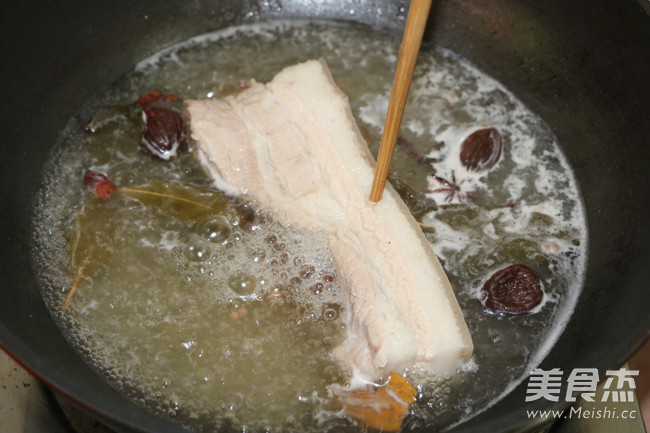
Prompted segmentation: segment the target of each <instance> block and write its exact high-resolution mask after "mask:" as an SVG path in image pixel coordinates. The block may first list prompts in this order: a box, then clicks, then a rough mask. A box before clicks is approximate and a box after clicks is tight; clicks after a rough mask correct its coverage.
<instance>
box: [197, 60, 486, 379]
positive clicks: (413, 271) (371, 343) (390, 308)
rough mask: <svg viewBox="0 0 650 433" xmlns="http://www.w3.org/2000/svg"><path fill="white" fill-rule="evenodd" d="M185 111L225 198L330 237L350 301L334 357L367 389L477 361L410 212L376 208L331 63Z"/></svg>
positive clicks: (392, 205) (367, 167)
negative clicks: (396, 375) (388, 378)
mask: <svg viewBox="0 0 650 433" xmlns="http://www.w3.org/2000/svg"><path fill="white" fill-rule="evenodd" d="M187 107H188V111H189V114H190V119H191V120H190V125H191V130H192V137H193V138H194V140H196V143H197V145H196V148H197V149H196V152H197V154H198V157H199V159H200V161H201V163H202V164H203V165H204V166H205V167H206V168H207V169H208V171H209V172H210V173H211V175H212V177H213V178H214V180H215V184H216V186H217V187H218V188H221V189H222V190H224V191H225V192H227V193H230V194H243V195H246V196H248V197H251V198H254V199H255V200H256V201H257V202H258V203H259V204H260V205H261V206H264V207H269V208H272V209H273V210H274V212H275V215H276V218H279V219H281V220H282V221H283V222H286V223H291V224H296V225H299V226H301V227H304V228H307V229H311V230H321V231H324V232H326V233H327V234H328V239H329V248H330V249H331V251H332V254H333V257H334V260H335V263H336V265H337V274H338V278H339V280H340V281H342V282H343V286H344V287H345V289H346V290H347V291H348V293H349V299H350V307H349V313H350V314H349V317H348V319H347V320H348V326H347V337H346V339H345V341H344V342H343V343H342V344H341V345H340V346H338V347H337V348H336V349H335V354H336V355H337V356H338V357H339V358H340V359H341V360H343V361H345V362H349V363H350V365H351V366H352V368H353V369H354V371H355V373H357V377H361V378H363V379H367V380H372V379H376V378H377V377H378V376H379V375H381V374H386V373H388V372H391V371H395V372H402V371H404V369H407V368H421V369H424V370H425V371H428V372H448V371H450V370H453V369H454V368H456V367H457V366H458V365H459V364H460V363H462V362H465V361H467V360H468V359H469V358H470V357H471V354H472V349H473V347H472V341H471V337H470V334H469V331H468V329H467V325H466V324H465V321H464V319H463V314H462V312H461V310H460V307H459V306H458V303H457V301H456V298H455V296H454V293H453V290H452V288H451V285H450V283H449V280H448V279H447V276H446V274H445V272H444V270H443V268H442V266H441V265H440V262H439V261H438V258H437V257H436V255H435V254H434V252H433V250H432V248H431V246H430V244H429V243H428V241H427V240H426V238H425V237H424V235H423V233H422V231H421V229H420V227H419V226H418V224H417V222H416V221H415V219H414V218H413V216H412V215H411V214H410V212H409V210H408V208H407V207H406V206H405V204H404V203H403V202H402V200H401V199H400V197H399V195H398V194H397V193H396V192H395V190H394V189H393V188H392V187H390V185H387V187H386V190H385V192H384V195H383V198H382V200H381V201H380V202H379V203H376V204H373V203H371V202H370V201H369V195H370V188H371V185H372V180H373V172H374V166H375V161H374V159H373V157H372V155H371V154H370V152H369V150H368V147H367V145H366V142H365V141H364V139H363V138H362V136H361V134H360V133H359V130H358V128H357V125H356V123H355V121H354V118H353V116H352V113H351V111H350V107H349V104H348V100H347V97H346V96H345V95H344V94H343V93H342V92H341V91H340V89H339V88H338V87H337V86H336V84H334V81H333V79H332V76H331V74H330V71H329V69H328V67H327V65H326V64H325V62H324V61H322V60H321V61H316V60H312V61H308V62H305V63H302V64H299V65H295V66H291V67H288V68H286V69H284V70H283V71H281V72H280V73H279V74H278V75H276V76H275V78H273V80H272V81H271V82H269V83H268V84H265V85H264V84H260V83H255V82H254V83H252V85H251V87H250V88H248V89H246V90H244V91H242V92H241V93H239V94H237V95H233V96H228V97H226V98H223V99H208V100H197V101H187Z"/></svg>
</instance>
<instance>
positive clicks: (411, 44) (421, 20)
mask: <svg viewBox="0 0 650 433" xmlns="http://www.w3.org/2000/svg"><path fill="white" fill-rule="evenodd" d="M431 1H432V0H412V1H411V6H410V7H409V13H408V17H407V18H406V26H405V28H404V36H403V37H402V45H401V47H400V53H399V58H398V60H397V68H396V70H395V80H394V81H393V90H392V92H391V95H390V102H389V104H388V112H387V113H386V123H385V124H384V132H383V134H382V136H381V144H380V145H379V155H378V156H377V166H376V167H375V177H374V179H373V182H372V189H371V190H370V201H371V202H373V203H377V202H378V201H379V200H381V196H382V194H383V192H384V186H385V185H386V177H387V176H388V166H389V165H390V160H391V158H392V156H393V150H394V149H395V141H396V139H397V132H398V131H399V126H400V123H401V122H402V115H403V114H404V106H405V105H406V97H407V96H408V92H409V87H410V86H411V76H412V75H413V69H414V68H415V61H416V60H417V57H418V52H419V51H420V44H421V43H422V35H423V34H424V28H425V27H426V24H427V18H428V17H429V10H430V9H431Z"/></svg>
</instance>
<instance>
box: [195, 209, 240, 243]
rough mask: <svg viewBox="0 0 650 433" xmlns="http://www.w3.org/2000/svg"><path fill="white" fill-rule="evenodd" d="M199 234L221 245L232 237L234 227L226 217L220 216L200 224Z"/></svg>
mask: <svg viewBox="0 0 650 433" xmlns="http://www.w3.org/2000/svg"><path fill="white" fill-rule="evenodd" d="M197 233H198V234H199V235H201V236H202V237H204V238H205V239H207V240H209V241H210V242H214V243H221V242H223V241H225V240H226V239H228V238H229V237H230V235H232V227H231V226H230V223H228V220H227V219H226V217H224V216H222V215H219V216H217V217H214V218H210V219H209V220H206V221H204V222H202V223H201V224H199V226H198V227H197Z"/></svg>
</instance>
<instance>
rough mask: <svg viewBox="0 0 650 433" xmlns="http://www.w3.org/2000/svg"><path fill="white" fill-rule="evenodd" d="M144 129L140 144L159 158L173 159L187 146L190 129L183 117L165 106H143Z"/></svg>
mask: <svg viewBox="0 0 650 433" xmlns="http://www.w3.org/2000/svg"><path fill="white" fill-rule="evenodd" d="M142 119H143V120H144V130H143V131H142V139H141V141H140V144H141V145H142V147H144V148H145V149H146V150H148V151H149V152H151V153H152V154H153V155H155V156H157V157H158V158H161V159H165V160H172V159H174V158H176V156H177V155H178V152H179V151H181V150H185V149H186V148H187V141H188V136H189V133H188V129H187V125H186V124H185V122H184V121H183V118H182V117H181V116H180V115H179V114H178V113H176V112H175V111H172V110H169V109H167V108H163V107H156V106H149V105H144V106H143V107H142Z"/></svg>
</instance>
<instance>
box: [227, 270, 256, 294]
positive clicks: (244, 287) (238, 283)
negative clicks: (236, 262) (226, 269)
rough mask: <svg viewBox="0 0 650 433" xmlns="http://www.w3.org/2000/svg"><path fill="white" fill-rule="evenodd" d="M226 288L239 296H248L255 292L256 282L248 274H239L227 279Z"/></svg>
mask: <svg viewBox="0 0 650 433" xmlns="http://www.w3.org/2000/svg"><path fill="white" fill-rule="evenodd" d="M228 286H229V287H230V288H231V289H232V291H233V292H235V293H237V294H238V295H240V296H248V295H250V294H251V293H253V292H254V291H255V286H256V280H255V278H253V277H251V276H250V275H248V274H244V273H240V274H237V275H233V276H232V277H230V279H228Z"/></svg>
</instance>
